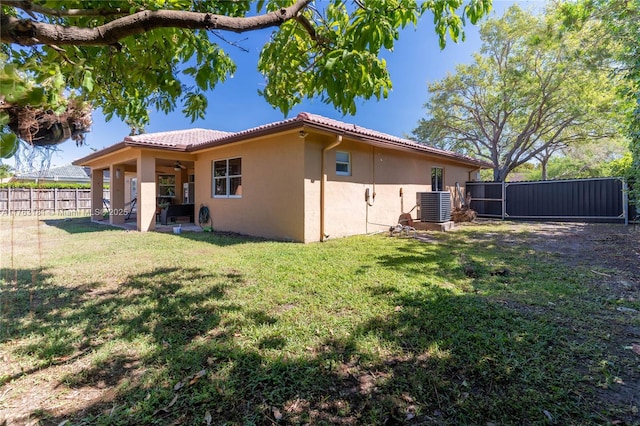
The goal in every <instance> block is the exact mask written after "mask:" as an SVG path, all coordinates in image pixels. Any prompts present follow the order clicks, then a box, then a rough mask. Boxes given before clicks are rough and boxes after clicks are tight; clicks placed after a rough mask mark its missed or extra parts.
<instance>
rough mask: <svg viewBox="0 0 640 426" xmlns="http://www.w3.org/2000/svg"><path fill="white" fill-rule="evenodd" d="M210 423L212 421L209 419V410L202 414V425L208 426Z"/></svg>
mask: <svg viewBox="0 0 640 426" xmlns="http://www.w3.org/2000/svg"><path fill="white" fill-rule="evenodd" d="M212 421H213V419H212V418H211V413H210V412H209V410H207V412H206V413H204V420H203V423H206V424H207V426H209V425H210V424H211V422H212Z"/></svg>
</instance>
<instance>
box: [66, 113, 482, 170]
mask: <svg viewBox="0 0 640 426" xmlns="http://www.w3.org/2000/svg"><path fill="white" fill-rule="evenodd" d="M299 126H308V127H315V128H318V129H325V130H328V131H332V132H336V133H343V134H346V135H349V136H351V137H357V138H359V139H360V140H362V141H364V142H368V143H378V144H382V145H387V146H389V147H396V148H405V149H410V150H414V151H417V152H425V153H430V154H433V155H437V156H441V157H445V158H450V159H456V160H459V161H462V162H465V163H467V164H474V165H476V166H480V167H490V165H489V164H487V163H485V162H483V161H480V160H476V159H473V158H470V157H467V156H464V155H460V154H457V153H455V152H451V151H446V150H442V149H438V148H434V147H431V146H428V145H423V144H420V143H417V142H414V141H411V140H408V139H404V138H400V137H397V136H392V135H389V134H387V133H382V132H378V131H376V130H371V129H367V128H366V127H360V126H358V125H356V124H352V123H345V122H343V121H339V120H334V119H332V118H327V117H324V116H322V115H317V114H311V113H308V112H302V113H300V114H298V115H297V116H295V117H293V118H289V119H286V120H282V121H277V122H274V123H268V124H264V125H261V126H257V127H253V128H251V129H246V130H241V131H239V132H223V131H219V130H207V129H187V130H174V131H169V132H159V133H146V134H142V135H136V136H127V137H126V138H125V139H124V141H123V145H124V146H127V145H128V146H140V147H145V146H146V147H154V146H155V147H158V148H163V149H168V150H179V151H198V150H200V149H206V148H212V147H215V146H220V145H225V144H228V143H234V142H238V141H242V140H244V139H245V138H247V137H252V136H259V135H263V134H268V133H270V132H277V131H284V130H289V129H292V128H296V127H299ZM110 148H111V149H117V146H116V145H114V146H113V147H110ZM110 148H106V149H107V150H108V149H110ZM96 155H100V151H98V152H97V153H94V154H91V155H90V156H89V157H86V158H90V157H91V158H93V157H94V156H96ZM86 158H85V159H86ZM85 159H81V160H78V161H77V162H74V164H81V163H82V160H85Z"/></svg>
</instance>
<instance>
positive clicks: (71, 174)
mask: <svg viewBox="0 0 640 426" xmlns="http://www.w3.org/2000/svg"><path fill="white" fill-rule="evenodd" d="M16 178H17V179H48V180H53V179H61V180H86V181H89V175H88V174H87V172H86V170H85V169H84V167H80V166H72V165H68V166H61V167H54V168H52V169H49V170H36V171H32V172H26V173H20V174H17V175H16Z"/></svg>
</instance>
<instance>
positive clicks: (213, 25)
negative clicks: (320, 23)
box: [0, 0, 312, 46]
mask: <svg viewBox="0 0 640 426" xmlns="http://www.w3.org/2000/svg"><path fill="white" fill-rule="evenodd" d="M311 1H312V0H297V1H296V3H295V4H293V5H292V6H289V7H287V8H282V9H280V10H278V11H277V12H270V13H266V14H263V15H258V16H251V17H244V18H243V17H229V16H224V15H216V14H212V13H200V12H188V11H182V10H157V11H143V12H137V13H134V14H132V15H127V16H123V17H122V18H118V19H115V20H113V21H111V22H108V23H106V24H104V25H100V26H98V27H94V28H80V27H75V26H69V27H66V26H61V25H54V24H47V23H43V22H36V21H34V20H32V19H19V18H15V17H13V16H9V15H6V14H4V13H1V12H0V41H1V42H3V43H15V44H20V45H23V46H34V45H42V44H44V45H58V46H109V45H113V44H116V43H117V42H118V41H119V40H121V39H123V38H125V37H129V36H132V35H136V34H141V33H145V32H147V31H150V30H153V29H157V28H181V29H189V30H198V29H199V30H214V29H215V30H225V31H233V32H237V33H242V32H246V31H253V30H258V29H263V28H269V27H276V26H279V25H281V24H282V23H283V22H285V21H288V20H290V19H295V18H296V16H297V15H298V13H299V12H300V11H301V10H302V9H304V8H305V7H307V5H308V4H309V3H311Z"/></svg>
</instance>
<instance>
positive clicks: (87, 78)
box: [82, 71, 93, 93]
mask: <svg viewBox="0 0 640 426" xmlns="http://www.w3.org/2000/svg"><path fill="white" fill-rule="evenodd" d="M82 87H83V88H84V89H85V90H86V91H87V92H89V93H91V92H93V75H92V74H91V71H85V72H84V75H83V76H82Z"/></svg>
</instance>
